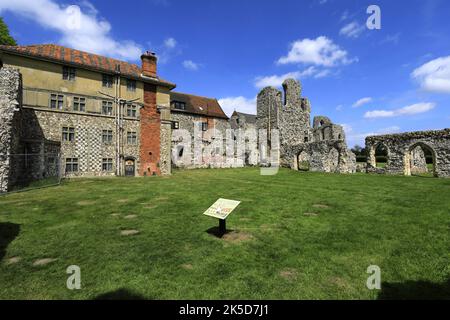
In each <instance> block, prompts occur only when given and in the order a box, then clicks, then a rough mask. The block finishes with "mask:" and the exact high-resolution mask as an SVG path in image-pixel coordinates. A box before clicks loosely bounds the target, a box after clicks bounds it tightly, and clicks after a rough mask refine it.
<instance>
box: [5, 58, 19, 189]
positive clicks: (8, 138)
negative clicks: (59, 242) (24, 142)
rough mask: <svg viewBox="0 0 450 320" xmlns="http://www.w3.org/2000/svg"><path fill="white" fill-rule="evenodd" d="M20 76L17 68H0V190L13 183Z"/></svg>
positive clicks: (17, 144)
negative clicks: (12, 160) (12, 156)
mask: <svg viewBox="0 0 450 320" xmlns="http://www.w3.org/2000/svg"><path fill="white" fill-rule="evenodd" d="M21 103H22V101H21V76H20V73H19V71H18V70H16V69H13V68H9V67H3V68H1V69H0V192H7V191H8V188H9V187H10V186H11V185H12V184H13V183H14V181H15V176H14V165H15V164H14V163H12V162H11V161H10V160H11V158H10V155H11V154H14V153H17V152H18V149H19V139H20V137H19V135H18V134H17V132H18V131H17V129H18V128H20V112H19V111H20V106H21Z"/></svg>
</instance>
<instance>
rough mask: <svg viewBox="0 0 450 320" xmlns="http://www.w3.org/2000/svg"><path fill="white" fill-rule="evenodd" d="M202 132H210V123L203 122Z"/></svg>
mask: <svg viewBox="0 0 450 320" xmlns="http://www.w3.org/2000/svg"><path fill="white" fill-rule="evenodd" d="M202 131H208V122H202Z"/></svg>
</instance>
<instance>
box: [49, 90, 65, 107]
mask: <svg viewBox="0 0 450 320" xmlns="http://www.w3.org/2000/svg"><path fill="white" fill-rule="evenodd" d="M63 106H64V96H63V95H61V94H51V95H50V108H51V109H59V110H62V108H63Z"/></svg>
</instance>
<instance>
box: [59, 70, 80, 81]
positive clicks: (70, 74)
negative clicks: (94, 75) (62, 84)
mask: <svg viewBox="0 0 450 320" xmlns="http://www.w3.org/2000/svg"><path fill="white" fill-rule="evenodd" d="M76 73H77V71H76V69H75V68H71V67H63V74H62V77H63V80H69V81H75V76H76Z"/></svg>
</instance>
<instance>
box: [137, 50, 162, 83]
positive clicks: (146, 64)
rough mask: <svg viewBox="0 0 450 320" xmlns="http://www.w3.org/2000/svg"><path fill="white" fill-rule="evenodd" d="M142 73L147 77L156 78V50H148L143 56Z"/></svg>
mask: <svg viewBox="0 0 450 320" xmlns="http://www.w3.org/2000/svg"><path fill="white" fill-rule="evenodd" d="M141 60H142V74H143V75H144V76H147V77H152V78H156V77H157V75H156V62H157V60H158V58H157V57H156V54H155V53H154V52H150V51H147V52H145V53H144V54H143V55H142V56H141Z"/></svg>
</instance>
